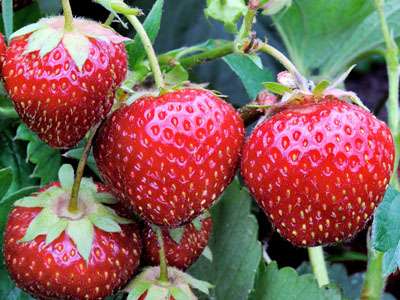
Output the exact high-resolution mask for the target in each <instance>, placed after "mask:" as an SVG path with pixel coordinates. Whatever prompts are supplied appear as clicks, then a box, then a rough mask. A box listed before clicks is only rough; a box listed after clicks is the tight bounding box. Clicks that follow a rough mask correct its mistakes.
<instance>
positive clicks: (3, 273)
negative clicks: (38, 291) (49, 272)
mask: <svg viewBox="0 0 400 300" xmlns="http://www.w3.org/2000/svg"><path fill="white" fill-rule="evenodd" d="M0 299H4V300H35V299H34V298H32V297H31V296H29V295H28V294H25V293H24V292H23V291H22V290H20V289H19V288H17V287H16V286H15V283H14V282H13V281H12V280H11V279H10V277H9V276H8V272H7V269H6V268H5V266H0Z"/></svg>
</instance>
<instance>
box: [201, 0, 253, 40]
mask: <svg viewBox="0 0 400 300" xmlns="http://www.w3.org/2000/svg"><path fill="white" fill-rule="evenodd" d="M246 12H247V6H246V3H245V1H244V0H225V1H221V0H207V8H206V9H205V11H204V13H205V15H206V16H207V17H209V18H213V19H215V20H217V21H219V22H221V23H223V24H224V26H225V28H226V29H227V30H228V31H230V32H233V33H235V32H237V31H238V29H237V25H236V23H237V22H238V21H239V19H240V18H241V17H242V16H244V15H245V14H246Z"/></svg>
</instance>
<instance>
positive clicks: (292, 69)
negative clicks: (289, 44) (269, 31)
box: [258, 43, 308, 91]
mask: <svg viewBox="0 0 400 300" xmlns="http://www.w3.org/2000/svg"><path fill="white" fill-rule="evenodd" d="M258 50H260V51H262V52H264V53H266V54H269V55H271V56H272V57H273V58H275V59H276V60H277V61H279V62H280V63H281V64H282V66H284V67H285V69H286V70H288V71H289V73H291V74H293V75H294V76H295V78H296V81H297V82H298V84H299V86H300V88H301V89H302V90H303V91H308V86H307V81H306V79H305V78H304V76H303V75H301V74H300V72H299V71H298V70H297V68H296V66H295V65H294V64H293V63H292V62H291V61H290V60H289V59H288V58H287V57H286V56H285V55H284V54H283V53H282V52H280V51H279V50H278V49H276V48H274V47H272V46H271V45H268V44H266V43H261V44H260V46H259V48H258Z"/></svg>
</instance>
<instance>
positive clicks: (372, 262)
mask: <svg viewBox="0 0 400 300" xmlns="http://www.w3.org/2000/svg"><path fill="white" fill-rule="evenodd" d="M374 3H375V7H376V10H377V12H378V15H379V19H380V23H381V29H382V34H383V37H384V39H385V44H386V51H385V59H386V65H387V72H388V79H389V98H388V103H387V108H388V124H389V127H390V129H391V131H392V134H393V137H394V140H395V147H396V154H395V164H394V172H393V177H392V180H391V183H392V185H393V186H394V187H395V188H397V189H399V179H398V175H397V168H398V165H399V153H400V144H399V142H398V140H399V133H400V132H399V58H398V55H399V49H398V47H397V44H396V42H395V40H394V39H393V37H392V35H391V34H390V30H389V26H388V24H387V22H386V18H385V12H384V1H383V0H374ZM369 248H370V247H369ZM382 261H383V253H381V252H374V250H373V249H370V253H369V260H368V268H367V273H366V276H365V282H364V287H363V289H362V296H361V299H363V300H375V299H380V298H381V295H382V293H383V290H384V288H385V277H384V276H383V274H382Z"/></svg>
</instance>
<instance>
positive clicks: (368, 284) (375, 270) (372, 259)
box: [360, 249, 385, 300]
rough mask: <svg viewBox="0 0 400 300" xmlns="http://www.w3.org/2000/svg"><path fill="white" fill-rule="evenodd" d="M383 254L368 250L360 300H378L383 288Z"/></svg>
mask: <svg viewBox="0 0 400 300" xmlns="http://www.w3.org/2000/svg"><path fill="white" fill-rule="evenodd" d="M382 264H383V253H382V252H379V251H374V250H372V249H369V259H368V268H367V269H368V271H367V272H366V274H365V280H364V286H363V288H362V290H361V296H360V299H361V300H380V299H381V298H382V293H383V290H384V288H385V278H384V276H383V275H382Z"/></svg>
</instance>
